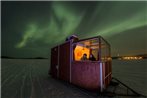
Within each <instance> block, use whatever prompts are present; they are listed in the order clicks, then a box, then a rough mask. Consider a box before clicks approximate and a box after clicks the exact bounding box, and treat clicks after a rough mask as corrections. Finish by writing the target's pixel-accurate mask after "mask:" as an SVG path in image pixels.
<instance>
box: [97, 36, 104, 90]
mask: <svg viewBox="0 0 147 98" xmlns="http://www.w3.org/2000/svg"><path fill="white" fill-rule="evenodd" d="M98 40H99V51H98V58H99V63H100V91H101V92H103V62H102V59H101V37H98Z"/></svg>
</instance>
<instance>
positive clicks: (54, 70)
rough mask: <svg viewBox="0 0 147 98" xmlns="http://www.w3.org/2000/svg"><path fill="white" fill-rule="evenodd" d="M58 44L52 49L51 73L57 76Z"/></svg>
mask: <svg viewBox="0 0 147 98" xmlns="http://www.w3.org/2000/svg"><path fill="white" fill-rule="evenodd" d="M57 66H58V46H57V47H54V48H52V49H51V75H52V76H53V77H57V72H58V71H57Z"/></svg>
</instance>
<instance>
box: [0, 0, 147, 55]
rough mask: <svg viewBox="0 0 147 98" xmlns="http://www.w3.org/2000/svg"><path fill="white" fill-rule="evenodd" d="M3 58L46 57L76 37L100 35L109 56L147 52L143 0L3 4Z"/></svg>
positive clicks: (146, 18)
mask: <svg viewBox="0 0 147 98" xmlns="http://www.w3.org/2000/svg"><path fill="white" fill-rule="evenodd" d="M1 5H2V7H1V21H2V22H1V25H2V26H1V35H2V38H1V39H2V45H1V47H2V56H11V57H49V56H50V48H51V47H53V46H56V45H58V44H61V43H63V42H64V41H65V38H66V37H68V36H70V35H72V34H75V35H77V36H78V37H79V38H80V39H82V38H88V37H93V36H98V35H101V36H102V37H104V38H105V39H106V40H107V41H108V42H109V43H110V44H111V53H112V56H116V55H117V54H119V55H137V54H146V53H147V2H146V1H119V2H116V1H109V2H108V1H92V2H90V1H86V2H85V1H83V2H82V1H77V2H76V1H72V2H71V1H62V2H61V1H60V2H59V1H54V2H53V1H44V2H42V1H38V2H37V1H36V2H35V1H32V2H27V1H23V2H22V1H21V2H19V1H15V2H10V1H5V2H4V1H2V2H1Z"/></svg>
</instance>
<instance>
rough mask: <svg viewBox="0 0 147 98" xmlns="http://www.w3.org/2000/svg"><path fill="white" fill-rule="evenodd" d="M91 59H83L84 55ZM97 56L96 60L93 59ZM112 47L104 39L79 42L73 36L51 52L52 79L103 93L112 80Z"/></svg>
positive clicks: (99, 37) (88, 39)
mask: <svg viewBox="0 0 147 98" xmlns="http://www.w3.org/2000/svg"><path fill="white" fill-rule="evenodd" d="M85 54H86V56H87V59H85V60H83V59H82V57H83V55H85ZM90 54H93V57H94V58H95V59H93V60H91V59H90ZM111 61H112V60H111V54H110V44H109V43H108V42H107V41H106V40H105V39H104V38H102V37H101V36H96V37H91V38H86V39H81V40H79V39H78V38H77V37H76V36H71V37H69V38H68V39H67V40H66V41H65V42H64V43H63V44H60V45H58V46H55V47H53V48H52V49H51V67H50V70H49V73H50V74H51V76H52V77H54V78H58V79H61V80H64V81H67V82H70V83H72V84H74V85H77V86H79V87H82V88H85V89H88V90H99V91H100V92H102V91H103V90H104V89H106V88H107V86H108V85H109V83H110V81H111V79H112V65H111Z"/></svg>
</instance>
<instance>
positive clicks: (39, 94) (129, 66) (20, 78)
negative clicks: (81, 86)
mask: <svg viewBox="0 0 147 98" xmlns="http://www.w3.org/2000/svg"><path fill="white" fill-rule="evenodd" d="M1 64H2V65H1V98H69V97H70V98H106V97H102V96H101V97H100V96H99V97H93V96H89V95H88V94H86V93H83V92H82V91H79V90H78V89H76V88H75V87H72V86H69V85H65V84H64V83H62V82H61V81H58V80H55V79H52V78H51V77H49V76H48V69H49V65H50V62H49V60H48V59H2V63H1ZM112 64H113V66H112V68H113V71H112V72H113V77H116V78H118V79H119V80H121V81H122V82H123V83H125V84H127V85H128V86H130V87H131V88H133V89H134V90H136V91H137V92H139V93H141V94H144V95H147V67H146V66H147V60H138V61H135V60H134V61H121V60H113V62H112ZM115 98H120V97H118V96H117V97H115ZM121 98H134V97H124V96H123V97H121Z"/></svg>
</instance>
